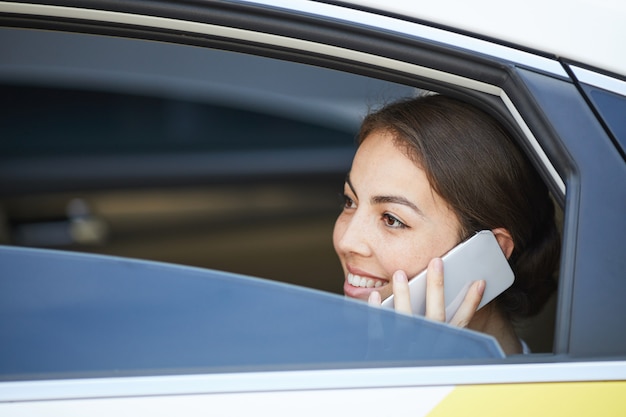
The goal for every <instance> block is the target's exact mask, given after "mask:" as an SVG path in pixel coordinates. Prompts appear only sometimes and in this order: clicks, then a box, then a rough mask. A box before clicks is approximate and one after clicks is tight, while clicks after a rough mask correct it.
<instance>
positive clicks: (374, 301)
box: [367, 291, 383, 307]
mask: <svg viewBox="0 0 626 417" xmlns="http://www.w3.org/2000/svg"><path fill="white" fill-rule="evenodd" d="M382 302H383V301H382V299H381V298H380V293H379V292H378V291H372V292H371V293H370V296H369V297H368V298H367V304H369V305H371V306H373V307H380V305H381V304H382Z"/></svg>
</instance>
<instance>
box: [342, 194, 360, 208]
mask: <svg viewBox="0 0 626 417" xmlns="http://www.w3.org/2000/svg"><path fill="white" fill-rule="evenodd" d="M339 199H340V200H341V208H342V209H344V210H345V209H353V208H356V203H355V202H354V200H353V199H351V198H350V197H348V196H347V195H346V194H339Z"/></svg>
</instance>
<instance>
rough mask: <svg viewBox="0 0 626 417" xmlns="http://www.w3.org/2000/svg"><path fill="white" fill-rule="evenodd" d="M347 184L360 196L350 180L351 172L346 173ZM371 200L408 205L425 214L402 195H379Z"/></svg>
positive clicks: (422, 214) (375, 202) (418, 212)
mask: <svg viewBox="0 0 626 417" xmlns="http://www.w3.org/2000/svg"><path fill="white" fill-rule="evenodd" d="M346 184H348V187H350V190H352V192H353V193H354V195H355V196H357V197H358V194H357V192H356V190H355V189H354V186H353V185H352V181H350V173H348V175H346ZM371 201H372V204H386V203H391V204H401V205H403V206H407V207H409V208H411V209H413V210H414V211H415V212H416V213H417V214H419V215H420V216H424V213H423V212H422V210H420V208H419V207H417V206H416V205H415V204H413V203H412V202H411V201H409V200H407V199H406V198H404V197H402V196H395V195H378V196H374V197H372V198H371Z"/></svg>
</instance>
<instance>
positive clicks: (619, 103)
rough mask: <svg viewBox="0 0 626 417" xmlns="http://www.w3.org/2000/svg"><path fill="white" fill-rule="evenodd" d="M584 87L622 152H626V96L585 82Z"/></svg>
mask: <svg viewBox="0 0 626 417" xmlns="http://www.w3.org/2000/svg"><path fill="white" fill-rule="evenodd" d="M583 89H584V90H585V92H586V93H587V95H588V97H589V98H590V99H591V101H592V102H593V104H594V105H595V106H596V109H597V110H598V112H599V114H600V117H602V120H603V121H604V123H605V124H606V126H607V127H608V129H609V130H610V132H611V134H612V135H613V137H614V138H615V139H616V140H617V143H618V144H619V146H620V147H621V151H622V154H626V123H624V115H625V114H626V97H624V96H620V95H618V94H615V93H612V92H610V91H606V90H603V89H600V88H597V87H592V86H589V85H585V84H583Z"/></svg>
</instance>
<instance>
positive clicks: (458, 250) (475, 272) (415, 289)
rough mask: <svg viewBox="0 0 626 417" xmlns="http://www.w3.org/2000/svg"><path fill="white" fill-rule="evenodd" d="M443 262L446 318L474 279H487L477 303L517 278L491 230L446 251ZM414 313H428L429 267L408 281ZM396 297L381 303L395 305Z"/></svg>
mask: <svg viewBox="0 0 626 417" xmlns="http://www.w3.org/2000/svg"><path fill="white" fill-rule="evenodd" d="M441 259H442V261H443V287H444V300H445V304H446V321H450V319H452V317H453V316H454V313H456V311H457V310H458V308H459V307H460V306H461V303H462V302H463V299H464V298H465V295H466V294H467V290H468V289H469V287H470V285H472V283H473V282H475V281H478V280H481V279H483V280H485V282H486V286H485V292H484V294H483V298H482V300H481V302H480V304H479V306H478V308H479V309H480V308H481V307H483V306H484V305H485V304H487V303H488V302H490V301H491V300H493V299H494V298H496V297H497V296H498V295H499V294H500V293H502V292H503V291H504V290H506V289H507V288H509V287H510V286H511V285H512V284H513V280H514V279H515V277H514V275H513V271H512V270H511V267H510V266H509V263H508V261H507V259H506V257H505V256H504V253H503V252H502V249H501V248H500V245H498V241H497V240H496V237H495V236H494V235H493V233H492V232H491V231H489V230H482V231H480V232H477V233H476V234H475V235H474V236H472V237H471V238H469V239H467V240H465V241H463V242H461V243H459V244H458V245H457V246H455V247H454V248H452V249H451V250H450V251H449V252H447V253H446V254H445V255H444V256H443V257H442V258H441ZM409 292H410V295H411V307H412V311H413V314H417V315H422V316H423V315H424V314H425V313H426V270H424V271H422V272H421V273H419V274H418V275H417V276H415V277H414V278H413V279H411V280H409ZM393 298H394V296H393V295H391V296H390V297H389V298H387V299H385V300H384V301H383V302H382V306H383V307H388V308H393Z"/></svg>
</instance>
